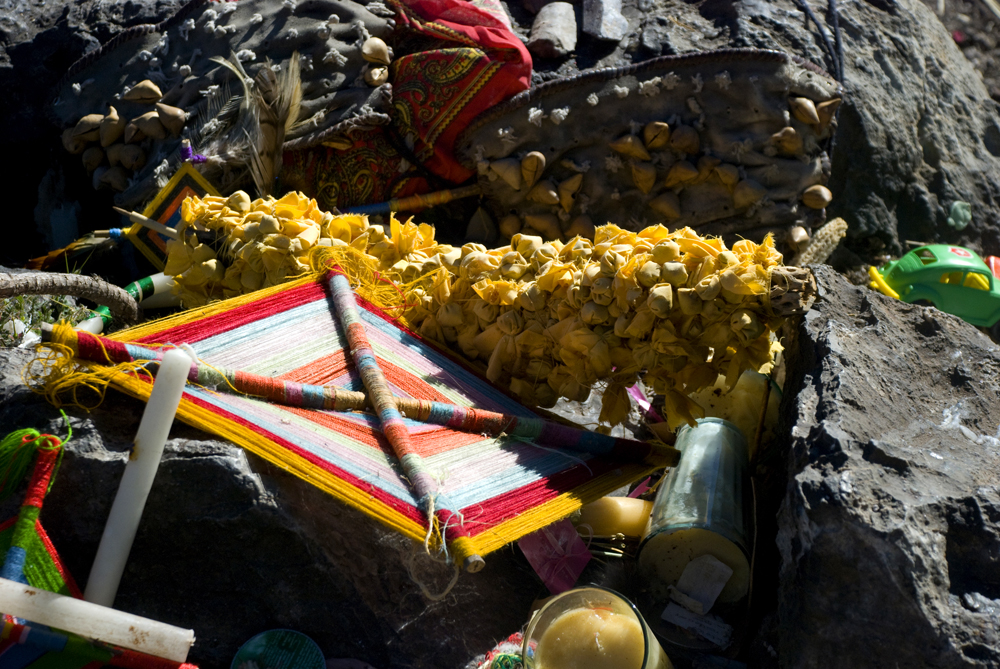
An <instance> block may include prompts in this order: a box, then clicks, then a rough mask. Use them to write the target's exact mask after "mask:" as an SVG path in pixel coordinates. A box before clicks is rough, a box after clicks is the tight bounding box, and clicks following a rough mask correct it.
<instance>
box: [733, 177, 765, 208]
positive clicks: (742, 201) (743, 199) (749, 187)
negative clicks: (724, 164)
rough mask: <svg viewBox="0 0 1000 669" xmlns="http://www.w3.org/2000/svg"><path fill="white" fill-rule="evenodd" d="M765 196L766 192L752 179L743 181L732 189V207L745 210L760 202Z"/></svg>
mask: <svg viewBox="0 0 1000 669" xmlns="http://www.w3.org/2000/svg"><path fill="white" fill-rule="evenodd" d="M765 195H767V190H766V189H765V188H764V187H763V186H761V185H760V184H759V183H757V182H756V181H753V180H752V179H744V180H743V181H741V182H739V183H738V184H736V188H734V189H733V206H735V207H736V208H737V209H746V208H747V207H749V206H750V205H752V204H756V203H758V202H760V201H761V200H762V199H763V198H764V196H765Z"/></svg>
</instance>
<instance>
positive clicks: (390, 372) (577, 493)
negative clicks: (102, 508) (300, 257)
mask: <svg viewBox="0 0 1000 669" xmlns="http://www.w3.org/2000/svg"><path fill="white" fill-rule="evenodd" d="M375 284H377V282H373V283H372V284H370V285H375ZM389 289H391V290H393V291H394V290H395V288H392V287H390V288H389ZM377 290H381V289H380V288H379V289H377ZM358 302H359V308H358V310H357V311H358V317H359V321H358V322H359V323H360V324H363V327H364V330H365V334H366V337H367V339H368V341H369V343H370V344H371V350H372V353H373V355H374V356H375V358H376V360H377V363H378V366H379V368H380V369H381V370H382V372H383V374H384V376H385V380H386V382H387V384H388V386H389V389H390V390H391V392H392V394H393V395H395V396H397V397H406V398H410V399H415V400H425V401H434V402H441V403H447V404H454V405H457V406H463V407H473V406H474V407H476V408H482V409H485V410H488V411H494V412H497V413H503V414H507V415H513V416H518V417H525V418H537V416H536V415H534V414H533V413H532V412H530V411H529V410H527V409H526V408H524V407H523V406H522V405H520V404H519V403H518V402H516V401H514V400H513V399H511V398H510V397H508V396H507V395H505V394H504V393H502V392H500V391H498V390H496V389H495V388H493V387H492V386H491V385H490V384H488V383H486V382H485V381H483V380H482V379H481V378H479V377H478V376H476V375H475V374H474V373H472V372H470V371H468V370H467V369H466V368H464V367H463V366H461V365H459V364H457V363H455V362H453V361H452V360H451V359H449V358H448V357H447V356H445V355H443V354H442V353H440V352H439V351H438V350H437V349H435V348H433V347H432V346H429V345H428V344H426V343H424V342H423V341H421V340H420V339H419V338H418V337H416V336H415V335H414V334H412V333H411V332H409V331H407V330H405V329H403V328H401V327H399V326H398V325H396V324H394V323H393V322H390V321H389V320H388V319H387V317H386V316H385V315H384V313H383V312H382V311H380V310H379V309H378V308H376V307H375V306H373V305H371V304H370V303H368V302H366V301H364V300H358ZM331 308H332V302H331V296H330V294H329V293H328V291H327V275H326V273H322V274H316V275H313V276H309V277H306V278H303V279H299V280H296V281H292V282H290V283H287V284H285V285H282V286H278V287H274V288H268V289H264V290H261V291H257V292H256V293H253V294H251V295H247V296H243V297H238V298H234V299H231V300H227V301H224V302H219V303H215V304H212V305H209V306H206V307H203V308H201V309H196V310H191V311H188V312H184V313H181V314H178V315H176V316H173V317H171V318H168V319H165V320H162V321H158V322H153V323H149V324H145V325H142V326H139V327H137V328H133V329H131V330H126V331H123V332H120V333H116V334H115V335H114V336H112V337H111V339H112V340H114V341H117V342H121V343H126V342H127V343H135V344H139V345H142V346H146V347H152V346H153V345H155V344H159V345H164V344H168V343H178V344H179V343H187V344H189V345H190V346H191V348H192V349H193V351H194V353H195V354H196V355H197V357H198V358H199V359H201V360H203V361H204V362H205V364H208V365H212V366H216V367H219V368H222V369H227V368H228V369H240V370H243V371H246V372H248V373H251V374H257V375H260V376H265V377H271V378H279V379H282V380H286V381H292V382H295V383H303V384H312V385H337V386H341V387H346V388H348V389H350V390H354V391H360V390H361V389H362V388H363V383H362V380H361V376H360V374H359V373H358V369H357V367H356V366H355V365H354V364H353V361H352V360H351V356H350V354H349V343H348V340H347V333H346V332H345V331H344V330H343V328H342V327H341V326H340V325H339V323H338V321H337V318H336V317H335V316H334V315H333V313H332V312H331ZM53 346H54V348H53V349H50V350H58V349H60V348H62V349H64V350H65V351H67V352H70V349H68V348H67V347H65V346H60V345H53ZM40 360H41V359H40ZM108 362H111V360H110V353H109V359H108ZM144 364H146V363H145V362H131V363H130V362H124V363H120V366H116V367H107V366H104V365H99V364H94V363H88V362H85V361H77V362H76V363H74V364H73V365H72V366H66V365H63V366H62V367H60V368H59V369H58V370H57V373H56V375H55V376H53V377H52V378H51V379H50V380H51V382H52V386H61V387H63V388H66V389H73V388H82V387H84V386H86V385H87V384H94V385H95V386H96V385H98V384H97V383H96V382H95V379H96V380H99V381H103V380H104V379H107V380H108V381H109V382H110V384H111V385H112V387H114V388H117V389H120V390H122V391H124V392H126V393H129V394H131V395H133V396H136V397H139V398H143V399H144V398H146V397H148V396H149V393H150V390H151V387H152V385H151V376H150V375H149V374H148V373H144V372H142V370H141V367H142V365H144ZM35 373H38V370H35ZM29 375H30V374H29ZM177 416H178V417H179V418H180V419H181V420H183V421H184V422H186V423H188V424H190V425H193V426H195V427H198V428H201V429H204V430H206V431H208V432H211V433H213V434H216V435H218V436H220V437H223V438H226V439H230V440H232V441H233V442H235V443H237V444H239V445H241V446H243V447H244V448H246V449H247V450H250V451H251V452H253V453H256V454H257V455H259V456H261V457H263V458H265V459H267V460H269V461H270V462H272V463H274V464H275V465H277V466H278V467H281V468H283V469H285V470H287V471H290V472H292V473H294V474H295V475H297V476H299V477H301V478H302V479H304V480H306V481H308V482H309V483H310V484H312V485H315V486H317V487H319V488H320V489H322V490H324V491H326V492H328V493H330V494H331V495H333V496H335V497H336V498H338V499H340V500H342V501H343V502H345V503H347V504H349V505H351V506H353V507H355V508H357V509H359V510H361V511H363V512H364V513H366V514H369V515H370V516H372V517H373V518H375V519H377V520H379V521H380V522H382V523H383V524H385V525H386V526H388V527H390V528H392V529H394V530H396V531H398V532H400V533H402V534H403V535H405V536H408V537H411V538H412V539H414V540H416V541H420V542H423V541H424V540H425V538H426V537H427V535H428V532H429V531H431V532H432V536H431V548H432V549H434V550H439V551H440V550H443V549H444V548H445V545H444V544H442V543H438V538H437V536H436V535H433V529H434V528H433V527H432V526H430V525H429V524H428V522H427V519H426V516H425V513H424V512H423V511H422V509H421V503H420V497H421V496H422V493H418V492H417V491H415V490H414V488H413V486H411V484H410V481H408V480H407V478H406V477H405V476H404V475H403V473H402V466H403V465H402V464H401V463H400V462H399V460H398V459H397V458H396V455H395V452H394V449H393V447H392V446H391V445H390V443H389V441H388V440H387V438H386V435H385V433H384V432H383V430H382V427H381V424H380V422H379V419H378V418H377V417H375V416H372V415H369V414H364V413H357V412H338V411H331V410H321V409H309V408H305V407H291V406H284V405H279V404H273V403H269V402H266V401H262V400H259V399H254V398H251V397H245V396H241V395H235V394H230V393H217V392H214V391H211V390H208V389H206V388H198V387H194V386H190V385H189V386H188V388H187V389H186V390H185V393H184V396H183V398H182V399H181V403H180V407H179V409H178V414H177ZM397 420H401V421H402V425H403V426H405V428H406V430H407V431H408V432H409V435H410V440H411V447H412V451H413V453H415V454H416V455H419V457H420V458H421V459H422V461H423V464H424V465H425V467H426V472H427V475H428V477H430V478H431V479H433V481H434V483H435V485H436V488H437V492H438V498H437V500H436V501H435V508H447V509H450V510H451V511H452V513H453V515H452V516H450V517H449V524H448V525H447V526H442V527H441V531H442V533H443V534H444V537H445V540H446V544H447V550H448V554H449V556H450V558H451V559H452V561H453V562H454V563H455V564H457V565H462V564H464V563H465V561H466V559H467V558H469V557H471V556H473V555H486V554H488V553H489V552H491V551H493V550H496V549H498V548H500V547H502V546H504V545H506V544H508V543H510V542H511V541H514V540H516V539H518V538H520V537H521V536H524V535H525V534H528V533H530V532H533V531H535V530H537V529H539V528H541V527H543V526H545V525H548V524H549V523H551V522H553V521H555V520H558V519H559V518H563V517H565V516H567V515H569V514H570V513H572V512H573V511H575V510H576V509H578V508H579V507H580V506H581V505H582V504H584V503H587V502H589V501H592V500H595V499H597V498H598V497H601V496H603V495H605V494H607V493H609V492H611V491H613V490H615V489H617V488H619V487H621V486H622V485H625V484H627V483H629V482H632V481H635V480H636V479H638V478H639V477H641V476H644V475H647V474H648V473H650V472H652V471H653V470H654V469H655V466H654V465H650V464H646V463H639V462H636V463H629V462H623V461H622V460H621V459H615V458H608V457H602V456H597V455H592V454H585V453H579V452H574V453H570V452H566V451H564V450H560V449H554V448H550V447H548V446H541V445H538V444H537V442H535V441H533V440H528V439H524V438H515V437H504V438H496V437H483V436H481V435H477V434H471V433H468V432H462V431H459V430H456V429H453V428H451V427H449V426H446V425H435V424H432V423H423V422H418V421H414V420H411V419H409V418H405V417H404V418H401V419H397Z"/></svg>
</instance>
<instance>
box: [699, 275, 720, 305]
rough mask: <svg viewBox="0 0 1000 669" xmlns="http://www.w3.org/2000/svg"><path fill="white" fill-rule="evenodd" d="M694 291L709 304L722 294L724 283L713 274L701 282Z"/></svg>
mask: <svg viewBox="0 0 1000 669" xmlns="http://www.w3.org/2000/svg"><path fill="white" fill-rule="evenodd" d="M694 290H695V292H696V293H698V297H700V298H701V299H702V300H704V301H705V302H709V301H711V300H714V299H715V298H717V297H718V296H719V293H720V292H722V283H721V282H720V281H719V277H718V276H717V275H715V274H713V275H711V276H706V277H705V278H704V279H702V280H701V281H699V282H698V283H697V284H696V285H695V287H694Z"/></svg>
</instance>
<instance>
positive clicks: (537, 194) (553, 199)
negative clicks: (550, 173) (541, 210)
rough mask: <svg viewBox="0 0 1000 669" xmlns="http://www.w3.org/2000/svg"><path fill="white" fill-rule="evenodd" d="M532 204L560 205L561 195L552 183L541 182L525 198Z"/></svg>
mask: <svg viewBox="0 0 1000 669" xmlns="http://www.w3.org/2000/svg"><path fill="white" fill-rule="evenodd" d="M525 197H526V198H527V199H529V200H531V201H532V202H539V203H541V204H559V193H557V192H556V187H555V186H554V185H553V184H552V182H551V181H547V180H546V181H539V182H538V183H537V184H535V187H534V188H532V189H531V190H529V191H528V194H527V195H526V196H525Z"/></svg>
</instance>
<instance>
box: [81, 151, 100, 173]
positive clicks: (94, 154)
mask: <svg viewBox="0 0 1000 669" xmlns="http://www.w3.org/2000/svg"><path fill="white" fill-rule="evenodd" d="M103 162H104V151H102V150H101V149H100V148H99V147H96V146H92V147H90V148H89V149H87V150H86V151H84V152H83V168H84V169H85V170H87V173H88V174H90V173H91V172H93V171H94V170H96V169H97V168H98V167H100V166H101V163H103Z"/></svg>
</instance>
